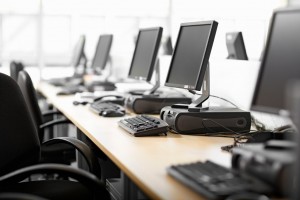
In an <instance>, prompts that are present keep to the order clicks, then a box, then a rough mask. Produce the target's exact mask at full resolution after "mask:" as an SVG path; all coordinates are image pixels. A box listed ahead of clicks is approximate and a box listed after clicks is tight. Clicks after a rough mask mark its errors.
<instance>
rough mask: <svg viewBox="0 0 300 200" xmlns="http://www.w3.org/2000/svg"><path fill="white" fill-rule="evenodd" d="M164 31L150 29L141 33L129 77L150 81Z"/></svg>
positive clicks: (159, 28) (142, 30)
mask: <svg viewBox="0 0 300 200" xmlns="http://www.w3.org/2000/svg"><path fill="white" fill-rule="evenodd" d="M162 31H163V29H162V28H161V27H158V28H148V29H141V30H140V31H139V34H138V37H137V41H136V45H135V50H134V54H133V58H132V61H131V65H130V70H129V75H128V77H130V78H134V79H138V80H145V81H150V80H151V77H152V73H153V68H154V65H155V61H156V56H157V53H158V49H159V45H160V41H161V36H162Z"/></svg>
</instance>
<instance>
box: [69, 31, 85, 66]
mask: <svg viewBox="0 0 300 200" xmlns="http://www.w3.org/2000/svg"><path fill="white" fill-rule="evenodd" d="M84 46H85V36H84V35H81V36H80V37H79V40H78V42H77V43H76V45H75V47H74V50H73V54H72V61H71V63H72V65H73V66H74V67H77V66H79V65H80V61H81V58H82V56H84Z"/></svg>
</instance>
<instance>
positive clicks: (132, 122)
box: [118, 115, 169, 137]
mask: <svg viewBox="0 0 300 200" xmlns="http://www.w3.org/2000/svg"><path fill="white" fill-rule="evenodd" d="M118 124H119V126H120V127H122V128H123V129H125V130H126V131H127V132H129V133H130V134H132V135H133V136H136V137H138V136H151V135H161V134H164V135H166V134H167V132H168V127H169V126H168V124H167V123H166V122H165V121H163V120H161V119H159V118H156V117H152V116H148V115H138V116H135V117H131V118H127V119H122V120H120V121H119V122H118Z"/></svg>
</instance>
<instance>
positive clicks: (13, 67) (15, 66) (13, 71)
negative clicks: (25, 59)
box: [9, 61, 25, 81]
mask: <svg viewBox="0 0 300 200" xmlns="http://www.w3.org/2000/svg"><path fill="white" fill-rule="evenodd" d="M24 68H25V67H24V65H23V64H22V63H20V62H16V61H11V62H10V68H9V69H10V76H11V77H12V78H13V79H14V80H15V81H18V75H19V72H20V71H22V70H24Z"/></svg>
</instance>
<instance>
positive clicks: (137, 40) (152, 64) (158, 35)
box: [128, 27, 163, 82]
mask: <svg viewBox="0 0 300 200" xmlns="http://www.w3.org/2000/svg"><path fill="white" fill-rule="evenodd" d="M143 31H157V32H158V34H157V38H156V41H155V47H154V52H153V56H152V59H151V63H150V67H149V70H148V73H147V77H141V76H135V75H132V74H131V73H132V69H133V61H134V58H135V56H136V52H137V44H138V42H139V38H140V34H141V32H143ZM162 32H163V28H162V27H153V28H143V29H140V30H139V33H138V36H137V39H136V43H135V49H134V53H133V56H132V59H131V64H130V69H129V73H128V78H132V79H136V80H144V81H147V82H150V81H151V77H152V74H153V70H154V66H155V64H156V58H157V54H158V50H159V47H160V42H161V37H162Z"/></svg>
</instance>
